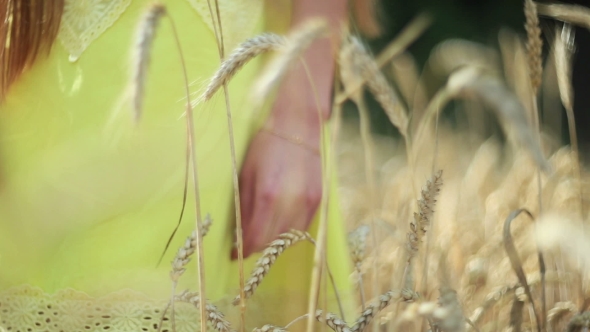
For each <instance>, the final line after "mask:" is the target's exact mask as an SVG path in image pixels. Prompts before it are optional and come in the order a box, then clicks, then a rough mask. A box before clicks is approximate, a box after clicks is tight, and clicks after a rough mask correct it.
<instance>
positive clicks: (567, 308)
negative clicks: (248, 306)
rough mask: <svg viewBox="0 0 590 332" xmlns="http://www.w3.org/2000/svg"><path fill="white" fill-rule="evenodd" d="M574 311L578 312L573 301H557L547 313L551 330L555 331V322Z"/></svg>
mask: <svg viewBox="0 0 590 332" xmlns="http://www.w3.org/2000/svg"><path fill="white" fill-rule="evenodd" d="M576 312H578V307H577V306H576V305H575V304H574V303H573V302H571V301H565V302H557V303H556V304H555V306H554V307H553V308H551V309H550V310H549V312H548V313H547V322H548V324H549V325H550V326H551V328H552V329H553V331H557V324H559V322H560V321H561V320H562V319H564V318H565V317H566V316H568V315H572V314H575V313H576Z"/></svg>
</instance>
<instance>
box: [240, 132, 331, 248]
mask: <svg viewBox="0 0 590 332" xmlns="http://www.w3.org/2000/svg"><path fill="white" fill-rule="evenodd" d="M279 135H281V136H282V135H283V134H282V133H281V134H279ZM285 135H288V134H285ZM281 136H277V134H276V133H271V132H270V131H267V130H261V131H260V132H258V134H256V136H255V137H254V139H253V141H252V143H251V145H250V149H249V151H248V155H247V157H246V160H245V163H244V166H243V168H242V172H241V174H240V191H241V193H240V199H241V208H242V227H243V236H244V257H247V256H249V255H250V254H252V253H254V252H257V251H260V250H262V249H264V247H266V246H267V245H268V243H270V242H271V241H272V240H274V239H276V238H277V236H278V235H279V234H281V233H284V232H286V231H288V230H290V229H298V230H307V228H308V227H309V224H310V223H311V220H312V218H313V216H314V214H315V212H316V210H317V208H318V206H319V203H320V200H321V197H322V183H321V161H320V155H319V153H318V150H317V148H319V142H318V141H317V140H316V141H315V144H314V145H316V146H317V148H316V149H311V146H307V145H302V144H298V143H295V142H294V141H291V140H288V139H285V138H284V137H281ZM310 142H311V141H310ZM232 258H236V253H235V252H233V253H232Z"/></svg>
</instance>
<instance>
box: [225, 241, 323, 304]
mask: <svg viewBox="0 0 590 332" xmlns="http://www.w3.org/2000/svg"><path fill="white" fill-rule="evenodd" d="M310 238H311V236H310V235H309V234H308V233H307V232H302V231H298V230H290V231H289V232H286V233H283V234H281V235H279V238H278V239H276V240H274V241H272V242H271V243H270V244H269V246H268V247H266V249H264V251H263V252H262V256H261V257H260V258H259V259H258V260H257V261H256V265H255V266H254V268H253V269H252V273H251V274H250V278H249V279H248V281H246V284H245V286H244V295H245V297H246V298H250V297H251V296H252V295H253V294H254V291H255V290H256V288H257V287H258V286H259V285H260V283H261V282H262V279H264V277H265V276H266V275H267V274H268V272H269V271H270V268H271V267H272V266H273V264H274V263H275V261H276V260H277V258H278V257H279V256H280V255H281V254H282V253H283V252H284V251H285V250H287V249H288V248H289V247H291V246H292V245H294V244H296V243H297V242H301V241H305V240H309V239H310ZM240 300H241V297H240V295H238V296H236V297H235V298H234V300H233V305H238V304H239V303H240Z"/></svg>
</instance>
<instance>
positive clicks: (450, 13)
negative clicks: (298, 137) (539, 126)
mask: <svg viewBox="0 0 590 332" xmlns="http://www.w3.org/2000/svg"><path fill="white" fill-rule="evenodd" d="M539 2H547V1H539ZM562 2H563V3H570V4H574V3H577V4H580V5H585V4H586V3H585V2H584V1H562ZM377 13H378V18H379V20H380V23H381V26H382V34H381V36H379V37H378V38H372V39H370V38H367V43H368V44H369V45H370V47H371V49H372V50H373V52H374V54H379V52H380V51H381V50H383V49H384V47H386V45H387V44H388V43H389V42H390V41H391V40H393V39H394V38H395V37H396V36H397V34H398V33H399V32H400V31H401V30H402V29H403V28H404V26H406V25H407V24H408V23H409V22H410V21H411V20H412V19H413V18H415V17H416V16H417V15H419V14H420V13H428V14H429V15H430V16H431V18H432V19H433V24H432V25H431V27H430V28H429V29H428V30H426V32H425V33H424V34H423V35H422V36H421V37H420V38H419V39H418V40H417V41H416V42H414V43H413V44H412V45H411V47H410V48H409V49H408V53H409V54H411V56H412V57H413V58H414V60H415V62H416V64H417V65H418V67H419V70H421V71H422V75H423V76H424V78H426V79H425V80H424V81H425V82H426V86H425V88H426V93H427V96H428V97H431V96H432V95H433V93H434V92H435V91H436V90H437V89H438V88H440V86H442V85H443V84H444V78H440V77H436V75H433V74H432V73H431V71H430V68H429V67H428V64H427V60H428V57H429V56H430V54H431V52H432V50H433V49H434V48H435V47H436V45H437V44H439V43H441V42H442V41H444V40H448V39H457V38H460V39H466V40H469V41H473V42H477V43H482V44H484V45H487V46H490V47H492V48H494V49H498V48H499V44H498V34H499V32H500V31H501V29H503V28H508V29H510V30H512V31H514V32H516V33H518V34H519V35H520V36H522V37H523V38H525V37H526V34H525V30H524V24H523V22H524V21H525V17H524V13H523V1H520V0H446V1H439V0H417V1H402V0H382V1H379V2H378V8H377ZM540 23H541V28H542V30H543V39H544V42H545V43H544V52H543V53H544V58H545V59H546V58H547V54H548V52H549V46H548V43H547V39H546V34H548V35H550V34H552V33H554V32H553V31H554V28H555V25H556V24H561V23H559V22H556V21H554V20H551V19H543V18H541V22H540ZM573 29H574V32H575V43H576V49H575V54H574V59H573V67H574V68H573V85H574V112H575V117H576V127H577V134H578V140H579V141H580V143H579V144H580V154H581V158H582V160H583V161H585V162H586V164H587V163H588V161H589V160H590V155H589V153H588V151H589V150H590V130H587V129H586V126H587V125H588V124H590V112H588V109H589V108H590V98H588V94H587V93H585V91H589V89H590V64H589V63H588V61H586V60H585V59H588V58H589V57H590V32H589V31H588V30H587V29H585V28H579V27H573ZM385 72H386V73H387V69H386V70H385ZM390 72H391V70H390ZM542 93H543V92H542V91H541V94H542ZM540 100H541V102H542V96H541V97H540ZM367 101H368V103H369V105H370V109H371V110H373V111H372V114H371V117H372V122H373V130H374V132H376V133H379V134H383V135H387V136H397V135H398V133H397V130H396V129H395V128H394V127H393V126H392V125H391V123H390V122H389V121H388V119H387V116H386V115H385V114H384V112H382V111H381V110H379V106H378V104H377V103H376V102H375V101H374V100H372V99H371V98H370V96H369V95H368V94H367ZM455 106H456V105H455V104H453V103H452V104H450V105H449V106H448V107H447V108H446V109H445V111H444V112H443V114H444V116H445V119H446V120H448V121H450V122H451V123H453V122H456V121H455V120H456V118H457V117H460V116H461V114H457V110H458V108H457V107H455ZM540 109H541V112H542V110H543V108H542V107H541V108H540ZM561 111H562V117H561V121H560V122H561V123H554V124H552V127H556V126H557V127H559V128H560V132H558V133H556V135H557V136H559V137H560V138H561V140H562V142H563V143H564V144H568V143H569V134H568V129H567V120H566V118H565V112H564V111H563V110H561ZM345 114H346V116H347V117H349V118H354V117H357V116H358V115H357V112H356V110H355V108H354V107H353V106H352V105H347V107H346V108H345ZM541 118H543V115H542V114H541ZM487 120H490V121H489V123H490V128H488V130H489V132H490V133H495V132H497V128H495V127H496V125H497V124H496V123H495V121H494V120H493V117H490V118H489V119H487Z"/></svg>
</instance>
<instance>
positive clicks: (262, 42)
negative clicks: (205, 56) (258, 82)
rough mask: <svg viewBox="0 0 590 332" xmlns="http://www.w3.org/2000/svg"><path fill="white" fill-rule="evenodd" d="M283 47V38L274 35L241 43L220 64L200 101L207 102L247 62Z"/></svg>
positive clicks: (262, 36) (264, 35)
mask: <svg viewBox="0 0 590 332" xmlns="http://www.w3.org/2000/svg"><path fill="white" fill-rule="evenodd" d="M284 46H285V38H284V37H283V36H279V35H276V34H274V33H264V34H261V35H259V36H256V37H253V38H250V39H247V40H246V41H244V42H242V43H241V44H240V45H239V46H238V47H237V48H236V49H235V50H234V51H233V52H232V53H231V54H230V55H229V56H228V57H227V59H225V60H224V61H223V62H222V63H221V66H220V67H219V69H218V70H217V72H215V75H213V77H212V78H211V81H210V83H209V85H208V86H207V89H206V90H205V93H204V94H203V97H202V99H203V100H205V101H207V100H209V99H211V97H212V96H213V94H215V92H217V90H219V88H220V87H222V86H223V84H225V83H228V82H229V81H230V80H231V78H232V77H233V76H234V75H235V74H236V73H237V72H238V71H239V70H240V69H241V68H242V67H243V66H244V65H245V64H246V63H248V61H250V60H252V59H253V58H255V57H257V56H258V55H260V54H262V53H266V52H269V51H272V50H277V49H279V48H281V47H284Z"/></svg>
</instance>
